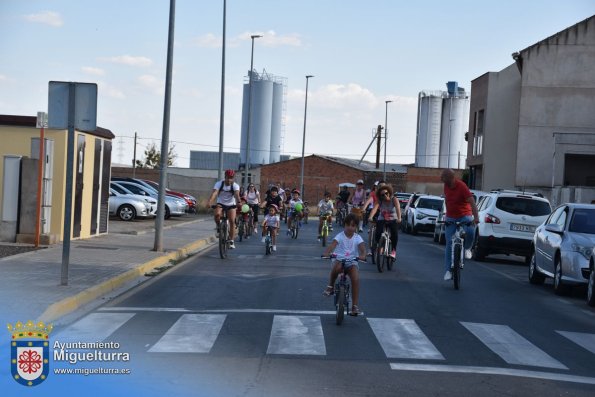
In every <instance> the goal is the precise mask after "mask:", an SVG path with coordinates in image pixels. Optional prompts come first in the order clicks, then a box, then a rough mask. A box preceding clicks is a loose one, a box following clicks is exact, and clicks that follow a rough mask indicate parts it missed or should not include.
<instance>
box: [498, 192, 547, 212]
mask: <svg viewBox="0 0 595 397" xmlns="http://www.w3.org/2000/svg"><path fill="white" fill-rule="evenodd" d="M496 208H498V209H499V210H501V211H504V212H508V213H510V214H515V215H529V216H544V215H548V214H549V213H550V212H551V208H550V205H549V203H547V202H546V201H541V200H533V199H530V198H522V197H498V199H497V200H496Z"/></svg>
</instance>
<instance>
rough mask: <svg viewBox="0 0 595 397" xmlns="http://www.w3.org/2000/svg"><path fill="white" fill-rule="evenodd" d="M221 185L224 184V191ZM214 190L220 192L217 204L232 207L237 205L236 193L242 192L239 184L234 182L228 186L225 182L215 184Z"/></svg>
mask: <svg viewBox="0 0 595 397" xmlns="http://www.w3.org/2000/svg"><path fill="white" fill-rule="evenodd" d="M221 184H223V189H221ZM232 188H233V190H232ZM219 189H221V191H220V192H219ZM213 190H216V191H217V192H219V194H218V195H217V204H223V205H226V206H230V207H231V206H235V205H236V198H235V196H234V192H237V191H239V190H240V186H239V185H238V184H237V183H235V182H234V183H233V184H232V185H229V186H227V185H225V181H219V182H217V183H215V186H213Z"/></svg>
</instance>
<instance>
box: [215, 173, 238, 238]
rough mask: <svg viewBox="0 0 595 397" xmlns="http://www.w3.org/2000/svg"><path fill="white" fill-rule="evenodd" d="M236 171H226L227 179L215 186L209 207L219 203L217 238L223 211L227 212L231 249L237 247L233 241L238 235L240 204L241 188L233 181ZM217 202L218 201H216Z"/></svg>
mask: <svg viewBox="0 0 595 397" xmlns="http://www.w3.org/2000/svg"><path fill="white" fill-rule="evenodd" d="M235 174H236V173H235V171H234V170H227V171H225V179H223V180H222V181H218V182H217V183H215V186H213V193H211V197H210V198H209V207H211V206H213V205H214V204H215V202H216V203H217V208H215V224H216V225H217V236H219V224H220V223H221V213H222V211H227V219H229V225H230V227H229V240H230V241H229V248H231V249H234V248H235V245H234V242H233V239H234V237H235V234H236V228H235V220H236V211H235V210H236V203H239V202H240V187H239V186H238V184H237V183H235V182H234V181H233V179H234V177H235ZM215 200H216V201H215Z"/></svg>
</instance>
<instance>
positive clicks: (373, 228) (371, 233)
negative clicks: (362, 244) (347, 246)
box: [368, 221, 378, 264]
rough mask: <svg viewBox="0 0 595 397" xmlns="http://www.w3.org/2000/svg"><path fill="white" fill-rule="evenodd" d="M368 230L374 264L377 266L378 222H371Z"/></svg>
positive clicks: (369, 245)
mask: <svg viewBox="0 0 595 397" xmlns="http://www.w3.org/2000/svg"><path fill="white" fill-rule="evenodd" d="M369 223H370V227H369V228H368V247H370V255H371V256H372V263H373V264H376V247H377V246H378V244H377V243H376V221H370V222H369Z"/></svg>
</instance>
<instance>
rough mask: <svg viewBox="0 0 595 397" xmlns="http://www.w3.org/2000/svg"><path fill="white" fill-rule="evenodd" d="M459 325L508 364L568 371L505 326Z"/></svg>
mask: <svg viewBox="0 0 595 397" xmlns="http://www.w3.org/2000/svg"><path fill="white" fill-rule="evenodd" d="M461 324H463V326H464V327H465V328H467V329H468V330H469V331H470V332H471V333H472V334H473V335H475V336H476V337H477V338H478V339H479V340H480V341H481V342H482V343H483V344H485V345H486V346H487V347H489V348H490V349H491V350H492V351H493V352H494V353H496V354H497V355H499V356H500V357H501V358H502V359H503V360H504V361H506V362H507V363H508V364H517V365H530V366H534V367H546V368H558V369H568V368H567V367H566V366H565V365H564V364H562V363H561V362H559V361H557V360H556V359H554V358H553V357H551V356H550V355H548V354H547V353H546V352H544V351H543V350H541V349H539V348H538V347H537V346H535V345H534V344H532V343H531V342H529V341H528V340H527V339H525V338H523V337H522V336H521V335H519V334H518V333H516V332H515V331H514V330H513V329H512V328H510V327H509V326H507V325H498V324H479V323H465V322H461Z"/></svg>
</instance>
